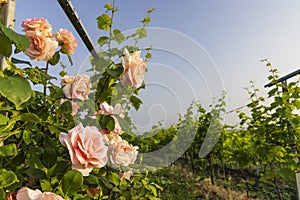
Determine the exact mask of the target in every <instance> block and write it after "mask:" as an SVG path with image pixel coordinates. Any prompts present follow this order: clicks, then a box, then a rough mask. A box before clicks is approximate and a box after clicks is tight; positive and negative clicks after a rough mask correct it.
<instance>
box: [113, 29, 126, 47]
mask: <svg viewBox="0 0 300 200" xmlns="http://www.w3.org/2000/svg"><path fill="white" fill-rule="evenodd" d="M113 33H114V36H113V37H112V40H114V41H116V42H117V43H118V44H121V43H122V42H124V41H125V35H124V34H123V33H122V32H121V31H120V30H119V29H114V30H113Z"/></svg>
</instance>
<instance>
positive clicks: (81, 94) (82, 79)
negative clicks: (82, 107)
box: [62, 74, 92, 101]
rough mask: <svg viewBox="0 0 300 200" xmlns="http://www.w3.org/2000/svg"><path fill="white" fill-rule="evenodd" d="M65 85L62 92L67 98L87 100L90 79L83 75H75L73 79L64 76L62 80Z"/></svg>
mask: <svg viewBox="0 0 300 200" xmlns="http://www.w3.org/2000/svg"><path fill="white" fill-rule="evenodd" d="M62 83H65V85H64V87H63V92H64V94H65V96H66V97H67V98H70V99H79V100H82V101H84V100H87V99H88V95H89V93H90V89H91V87H92V86H91V83H90V77H88V76H87V75H85V74H77V75H76V76H75V77H68V76H65V77H63V78H62Z"/></svg>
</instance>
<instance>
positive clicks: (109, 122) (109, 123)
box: [100, 115, 115, 131]
mask: <svg viewBox="0 0 300 200" xmlns="http://www.w3.org/2000/svg"><path fill="white" fill-rule="evenodd" d="M100 126H101V128H102V129H105V128H106V129H107V130H109V131H112V130H114V129H115V120H114V118H112V117H111V116H110V115H103V118H102V120H101V123H100Z"/></svg>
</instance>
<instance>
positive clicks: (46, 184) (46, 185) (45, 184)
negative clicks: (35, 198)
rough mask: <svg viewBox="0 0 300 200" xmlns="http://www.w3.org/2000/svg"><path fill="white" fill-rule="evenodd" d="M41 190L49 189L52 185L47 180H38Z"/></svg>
mask: <svg viewBox="0 0 300 200" xmlns="http://www.w3.org/2000/svg"><path fill="white" fill-rule="evenodd" d="M40 184H41V188H42V191H51V190H52V186H51V183H50V182H49V181H48V180H40Z"/></svg>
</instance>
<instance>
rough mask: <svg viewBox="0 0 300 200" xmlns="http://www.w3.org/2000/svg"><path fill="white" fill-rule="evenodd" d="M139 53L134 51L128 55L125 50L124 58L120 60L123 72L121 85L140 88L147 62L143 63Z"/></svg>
mask: <svg viewBox="0 0 300 200" xmlns="http://www.w3.org/2000/svg"><path fill="white" fill-rule="evenodd" d="M140 53H141V52H140V51H136V52H134V53H132V54H130V53H129V52H128V50H127V49H126V48H125V50H124V57H123V59H122V65H123V67H124V72H123V74H122V76H121V82H122V84H123V85H130V86H133V87H135V88H139V87H141V85H142V83H143V80H144V75H145V72H146V65H147V62H145V61H143V59H142V58H141V57H140Z"/></svg>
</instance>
